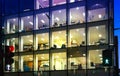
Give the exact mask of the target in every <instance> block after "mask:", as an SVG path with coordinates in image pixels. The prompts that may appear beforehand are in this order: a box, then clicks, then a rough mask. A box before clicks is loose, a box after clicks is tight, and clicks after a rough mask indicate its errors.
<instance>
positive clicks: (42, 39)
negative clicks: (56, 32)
mask: <svg viewBox="0 0 120 76" xmlns="http://www.w3.org/2000/svg"><path fill="white" fill-rule="evenodd" d="M36 44H37V50H43V49H49V34H48V33H42V34H37V36H36Z"/></svg>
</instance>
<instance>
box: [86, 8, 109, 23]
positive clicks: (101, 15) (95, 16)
mask: <svg viewBox="0 0 120 76" xmlns="http://www.w3.org/2000/svg"><path fill="white" fill-rule="evenodd" d="M106 12H107V10H106V8H100V9H92V10H89V11H88V22H92V21H100V20H105V19H107V14H106Z"/></svg>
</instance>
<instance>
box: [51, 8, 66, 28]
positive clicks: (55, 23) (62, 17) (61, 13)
mask: <svg viewBox="0 0 120 76" xmlns="http://www.w3.org/2000/svg"><path fill="white" fill-rule="evenodd" d="M65 25H66V10H65V9H62V10H57V11H53V12H52V26H51V27H59V26H65Z"/></svg>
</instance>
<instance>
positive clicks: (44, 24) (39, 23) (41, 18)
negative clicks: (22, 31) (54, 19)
mask: <svg viewBox="0 0 120 76" xmlns="http://www.w3.org/2000/svg"><path fill="white" fill-rule="evenodd" d="M48 27H49V15H48V13H46V12H45V13H41V14H37V16H36V29H45V28H48Z"/></svg>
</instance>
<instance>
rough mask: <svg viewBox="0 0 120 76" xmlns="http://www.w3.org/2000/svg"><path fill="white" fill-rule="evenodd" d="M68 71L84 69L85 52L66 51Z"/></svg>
mask: <svg viewBox="0 0 120 76" xmlns="http://www.w3.org/2000/svg"><path fill="white" fill-rule="evenodd" d="M68 69H78V70H80V69H86V53H85V50H83V51H81V50H80V51H78V50H74V51H73V50H69V51H68Z"/></svg>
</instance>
